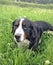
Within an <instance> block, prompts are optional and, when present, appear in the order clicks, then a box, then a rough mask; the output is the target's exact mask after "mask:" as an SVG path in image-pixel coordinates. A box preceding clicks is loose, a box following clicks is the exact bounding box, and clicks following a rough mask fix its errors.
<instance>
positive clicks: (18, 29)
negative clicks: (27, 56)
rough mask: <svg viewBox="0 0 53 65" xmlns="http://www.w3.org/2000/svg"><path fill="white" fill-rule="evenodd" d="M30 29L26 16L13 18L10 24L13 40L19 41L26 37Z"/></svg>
mask: <svg viewBox="0 0 53 65" xmlns="http://www.w3.org/2000/svg"><path fill="white" fill-rule="evenodd" d="M30 31H31V22H30V21H29V20H27V19H26V18H21V19H18V20H15V21H14V22H13V25H12V32H13V34H14V40H15V41H16V42H21V41H23V40H25V39H28V37H29V34H30Z"/></svg>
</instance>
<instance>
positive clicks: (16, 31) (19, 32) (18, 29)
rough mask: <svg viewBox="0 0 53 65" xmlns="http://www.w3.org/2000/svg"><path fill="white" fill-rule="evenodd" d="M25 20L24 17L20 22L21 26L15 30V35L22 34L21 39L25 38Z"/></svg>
mask: <svg viewBox="0 0 53 65" xmlns="http://www.w3.org/2000/svg"><path fill="white" fill-rule="evenodd" d="M23 21H24V18H22V19H21V20H20V22H19V27H18V28H17V29H16V30H15V34H14V35H20V39H19V40H20V41H23V40H24V30H23V29H22V22H23Z"/></svg>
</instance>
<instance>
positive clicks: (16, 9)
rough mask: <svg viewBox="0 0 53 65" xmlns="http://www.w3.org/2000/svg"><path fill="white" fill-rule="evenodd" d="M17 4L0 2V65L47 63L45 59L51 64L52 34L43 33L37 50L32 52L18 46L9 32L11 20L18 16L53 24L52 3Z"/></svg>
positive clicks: (43, 64) (41, 64) (52, 58)
mask: <svg viewBox="0 0 53 65" xmlns="http://www.w3.org/2000/svg"><path fill="white" fill-rule="evenodd" d="M0 3H1V2H0ZM24 4H25V3H24ZM27 4H29V3H27ZM19 5H20V3H19ZM19 5H18V3H16V4H12V3H11V4H8V3H7V2H5V4H0V65H47V64H46V63H45V61H46V60H49V61H50V65H53V35H52V34H49V33H43V34H42V37H41V40H42V41H41V43H40V44H39V45H38V48H37V52H36V51H35V52H34V51H32V50H28V49H27V48H24V47H20V48H18V47H17V45H16V44H15V42H14V39H13V35H12V33H11V27H12V22H13V21H14V20H15V19H17V18H20V17H27V18H28V19H30V20H32V21H36V20H44V21H47V22H49V23H50V24H51V25H53V8H52V6H53V5H52V6H50V5H49V4H45V5H43V4H42V5H41V4H33V3H31V4H29V5H31V6H27V7H24V6H23V7H22V6H19ZM36 5H37V6H38V7H37V6H36ZM32 6H34V7H32ZM43 6H45V7H43ZM47 6H48V7H47Z"/></svg>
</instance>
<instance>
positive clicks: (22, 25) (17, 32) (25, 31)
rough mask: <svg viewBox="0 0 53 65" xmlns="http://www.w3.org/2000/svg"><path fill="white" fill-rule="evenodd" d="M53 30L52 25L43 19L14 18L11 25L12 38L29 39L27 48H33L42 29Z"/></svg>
mask: <svg viewBox="0 0 53 65" xmlns="http://www.w3.org/2000/svg"><path fill="white" fill-rule="evenodd" d="M47 30H50V31H53V27H52V26H51V25H50V24H49V23H47V22H44V21H35V22H31V21H30V20H28V19H27V18H20V19H16V20H15V21H14V22H13V25H12V32H13V34H14V40H15V41H16V42H21V41H23V40H25V39H27V40H29V41H30V43H29V49H31V48H32V50H35V49H36V48H37V46H38V42H39V40H40V38H41V35H42V33H43V32H44V31H47Z"/></svg>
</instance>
